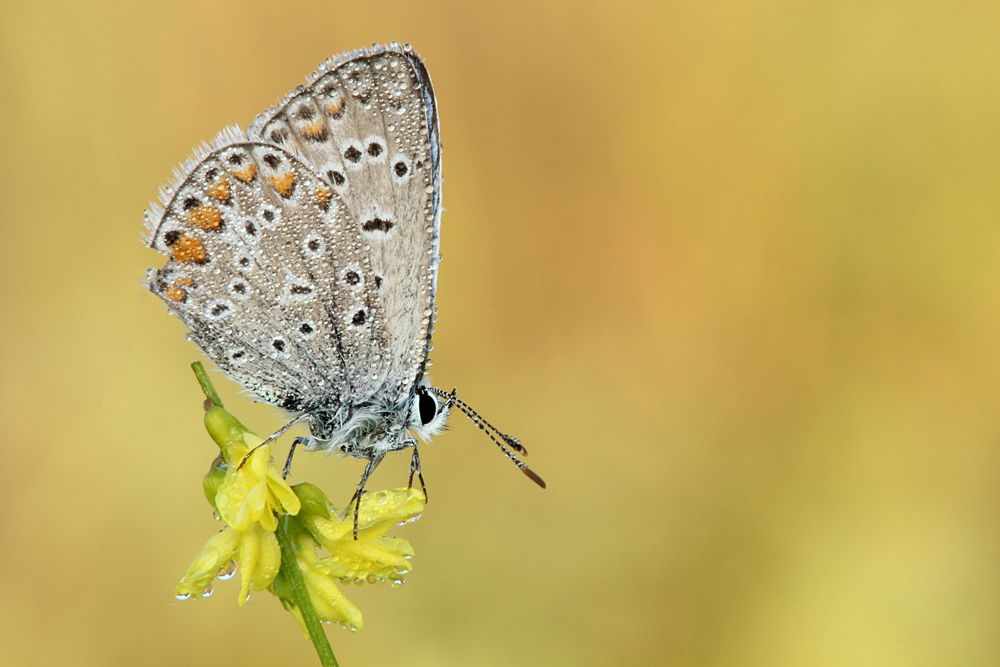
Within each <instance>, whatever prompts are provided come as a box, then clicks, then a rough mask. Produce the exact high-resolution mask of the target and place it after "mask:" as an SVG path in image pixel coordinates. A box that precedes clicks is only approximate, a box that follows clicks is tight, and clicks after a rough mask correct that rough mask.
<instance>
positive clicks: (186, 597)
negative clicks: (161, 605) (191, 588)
mask: <svg viewBox="0 0 1000 667" xmlns="http://www.w3.org/2000/svg"><path fill="white" fill-rule="evenodd" d="M174 597H175V598H177V599H178V600H181V601H183V600H190V599H191V594H190V593H178V594H177V595H175V596H174Z"/></svg>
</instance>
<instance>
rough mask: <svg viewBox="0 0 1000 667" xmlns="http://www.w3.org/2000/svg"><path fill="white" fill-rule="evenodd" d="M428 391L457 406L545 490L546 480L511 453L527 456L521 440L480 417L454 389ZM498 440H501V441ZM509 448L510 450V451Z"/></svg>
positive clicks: (429, 388)
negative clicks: (449, 390) (448, 390)
mask: <svg viewBox="0 0 1000 667" xmlns="http://www.w3.org/2000/svg"><path fill="white" fill-rule="evenodd" d="M428 390H429V391H431V392H433V393H434V394H436V395H438V396H440V397H442V398H445V399H446V401H445V405H455V406H457V407H458V409H459V410H461V411H462V413H463V414H464V415H465V416H466V417H468V418H469V420H470V421H471V422H472V423H473V424H475V425H476V426H478V427H479V430H481V431H482V432H483V433H485V434H486V436H487V437H488V438H489V439H490V440H492V441H493V444H495V445H496V446H497V447H499V448H500V451H502V452H503V453H504V455H505V456H506V457H507V458H508V459H509V460H510V462H511V463H513V464H514V465H516V466H517V468H518V470H520V471H521V472H523V473H524V474H525V476H527V477H528V479H530V480H531V481H532V482H534V483H535V484H537V485H538V486H540V487H542V488H543V489H544V488H545V480H544V479H542V478H541V477H540V476H539V475H538V474H537V473H536V472H535V471H534V470H532V469H531V468H529V467H528V465H527V464H526V463H525V462H524V461H522V460H521V459H519V458H517V457H516V456H515V455H514V452H512V451H510V450H511V449H513V450H514V451H516V452H518V453H519V454H521V455H523V456H527V454H528V450H527V449H525V447H524V445H522V444H521V441H520V440H518V439H517V438H515V437H513V436H510V435H507V434H506V433H504V432H503V431H501V430H500V429H498V428H497V427H496V426H494V425H493V424H491V423H489V422H488V421H486V419H484V418H483V416H482V415H480V414H479V413H478V412H476V411H475V410H473V409H472V406H471V405H469V404H468V403H466V402H465V401H463V400H462V399H460V398H458V397H457V396H456V395H455V390H454V389H452V390H451V392H450V393H449V392H446V391H443V390H441V389H437V388H435V387H428ZM494 434H495V435H494ZM497 438H499V440H498V439H497ZM501 441H502V442H501ZM504 443H506V444H504ZM508 447H509V448H510V449H508Z"/></svg>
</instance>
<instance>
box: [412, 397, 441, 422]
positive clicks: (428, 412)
mask: <svg viewBox="0 0 1000 667" xmlns="http://www.w3.org/2000/svg"><path fill="white" fill-rule="evenodd" d="M417 400H418V401H419V403H418V405H419V407H420V423H421V424H422V425H423V426H426V425H427V424H429V423H430V422H431V420H432V419H434V418H435V417H436V416H437V411H438V404H437V401H436V400H435V399H434V397H433V396H431V395H430V394H429V393H427V392H426V391H421V392H418V393H417Z"/></svg>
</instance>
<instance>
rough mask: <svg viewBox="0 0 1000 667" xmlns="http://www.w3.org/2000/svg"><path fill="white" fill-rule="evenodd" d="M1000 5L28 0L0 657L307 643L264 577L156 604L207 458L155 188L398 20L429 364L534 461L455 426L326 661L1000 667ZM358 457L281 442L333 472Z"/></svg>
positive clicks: (392, 470)
mask: <svg viewBox="0 0 1000 667" xmlns="http://www.w3.org/2000/svg"><path fill="white" fill-rule="evenodd" d="M998 34H1000V9H998V6H997V5H996V3H992V2H964V1H958V2H912V1H898V2H892V1H877V2H854V1H848V2H839V3H791V2H774V1H764V2H755V3H742V2H731V1H724V2H711V3H703V2H694V1H690V2H687V1H685V2H668V3H662V2H649V3H645V4H643V3H635V2H628V1H624V2H599V3H595V2H572V3H569V2H567V3H539V2H510V3H470V2H458V1H456V2H431V3H423V2H397V1H395V0H383V1H381V2H377V3H375V2H368V3H362V2H331V1H324V2H303V3H294V4H283V3H265V2H212V3H206V2H193V1H177V2H171V3H166V4H160V3H136V2H91V3H68V2H67V3H58V2H28V1H26V0H15V1H13V2H12V1H11V0H7V1H6V2H3V3H2V4H0V91H2V92H0V94H2V102H0V127H2V128H3V145H4V148H3V151H2V155H0V211H2V212H0V225H2V231H3V235H2V238H0V302H2V306H3V326H2V328H0V374H2V380H0V392H2V393H0V416H2V420H0V423H2V424H3V428H2V429H0V431H2V433H0V439H2V440H3V450H2V456H3V463H2V465H0V488H2V494H3V495H2V502H0V573H2V574H0V577H2V583H0V638H2V639H0V662H2V663H4V664H9V665H55V664H60V665H136V664H142V665H176V664H190V665H230V664H244V665H257V664H261V665H263V664H303V665H308V664H314V660H315V658H314V655H313V653H312V649H311V647H310V646H309V645H308V644H307V643H306V642H305V641H303V639H302V637H301V635H300V633H299V630H298V627H297V626H296V624H295V623H294V621H293V620H292V619H291V618H290V617H289V616H288V615H287V614H286V613H285V612H283V611H282V610H281V608H280V606H279V605H278V604H277V602H276V601H275V600H274V599H273V598H271V597H270V596H269V595H266V594H258V595H255V596H254V598H253V599H252V600H251V602H250V604H249V605H247V606H245V607H242V608H237V607H236V591H237V584H236V582H230V583H228V584H220V585H219V586H217V590H216V594H215V596H214V597H212V598H211V599H209V600H199V601H192V602H186V603H180V602H176V601H174V600H173V598H172V597H171V591H172V588H173V586H174V584H175V582H176V580H177V579H178V578H179V576H180V575H181V574H182V573H183V571H184V569H185V568H186V566H187V564H188V562H189V560H190V559H191V558H192V557H193V555H194V554H195V552H196V550H197V549H198V548H199V547H200V546H201V544H202V543H203V541H204V540H205V539H206V538H207V537H208V536H209V535H210V533H211V532H212V531H214V530H215V528H216V524H215V523H214V522H213V521H212V518H211V516H210V513H209V510H208V508H207V505H206V504H205V502H204V500H203V499H202V497H201V492H200V478H201V475H202V474H203V472H204V471H205V469H206V466H207V464H208V463H209V461H210V459H211V458H212V456H213V455H214V450H213V445H212V443H211V442H210V441H209V440H208V439H207V437H206V436H205V434H204V432H203V430H202V428H201V424H200V420H201V408H200V398H199V391H198V387H197V385H196V384H195V382H194V379H193V377H192V375H191V373H190V370H189V368H188V364H189V363H190V362H191V361H193V360H195V359H199V358H201V357H200V355H199V353H198V352H197V351H196V350H195V349H194V348H193V347H192V346H190V345H189V344H188V343H186V342H185V341H184V339H183V330H182V326H181V324H180V322H179V321H178V320H176V319H174V318H171V317H168V316H167V315H166V313H165V309H164V307H163V306H162V305H161V304H160V303H159V302H158V301H157V300H156V299H154V298H153V297H152V296H151V295H149V294H147V293H145V292H144V291H143V289H142V288H141V286H140V280H141V278H142V275H143V272H144V270H145V268H146V267H147V266H149V265H152V264H157V263H158V262H160V261H161V260H160V259H159V257H158V256H157V255H156V254H155V253H153V252H152V251H149V250H147V249H146V248H144V247H143V245H142V244H141V243H140V241H139V234H140V230H141V218H142V211H143V209H144V207H145V206H146V204H147V202H148V201H149V200H151V199H153V198H154V197H155V195H156V191H157V188H158V186H159V185H160V184H161V183H162V182H164V181H166V180H167V179H168V177H169V175H170V172H171V169H172V168H173V167H174V165H176V164H177V163H179V162H180V161H181V160H182V159H183V158H185V157H186V156H187V155H188V154H189V151H190V149H191V147H192V146H194V145H195V144H196V143H198V142H200V141H202V140H207V139H209V138H211V137H212V136H214V134H215V133H216V131H217V130H219V129H220V128H221V127H223V126H224V125H226V124H229V123H239V124H242V125H244V126H245V125H247V124H248V123H249V122H250V121H251V120H252V119H253V117H254V115H255V114H256V113H258V112H259V111H261V110H263V109H264V108H265V107H267V106H269V105H270V104H271V103H272V102H273V101H274V100H275V99H276V98H277V97H278V96H280V95H281V94H283V93H284V92H285V91H286V90H288V89H290V88H292V87H293V86H295V85H296V84H298V83H299V82H301V80H302V77H303V76H304V75H305V74H306V73H307V72H309V71H310V70H311V69H312V68H313V67H314V66H315V64H316V63H317V62H319V61H320V60H322V59H323V58H325V57H326V56H328V55H330V54H333V53H336V52H339V51H342V50H346V49H350V48H355V47H359V46H363V45H367V44H370V43H371V42H373V41H388V40H391V39H397V40H400V41H407V42H412V43H413V44H414V45H415V47H416V48H417V50H418V51H419V52H420V53H421V54H422V55H423V56H424V58H425V59H426V62H427V65H428V68H429V70H430V72H431V75H432V77H433V79H434V83H435V87H436V89H437V93H438V102H439V105H440V112H441V118H442V134H443V141H444V146H445V159H444V174H445V179H446V184H445V204H446V207H447V210H446V212H445V215H444V233H443V252H444V256H445V262H444V264H443V265H442V272H441V281H440V295H439V304H440V320H439V323H438V333H437V336H436V350H435V353H434V359H435V362H436V363H435V366H434V375H435V379H436V380H437V382H438V384H439V385H440V386H444V387H451V386H457V387H459V389H460V391H461V393H462V396H464V397H465V398H466V399H467V400H469V401H470V402H471V403H472V404H473V405H475V406H476V407H477V408H478V409H480V410H481V411H482V412H483V413H484V414H485V415H487V416H488V417H489V418H491V419H492V420H494V421H496V423H497V424H499V425H500V426H501V427H502V428H504V429H507V430H509V431H511V432H513V433H515V434H517V435H518V436H520V437H521V438H522V439H523V440H524V441H525V443H526V444H527V445H528V446H529V448H530V450H531V457H530V462H531V464H532V465H533V466H534V467H535V468H536V469H537V470H538V471H539V472H540V473H541V474H543V475H544V476H545V477H546V479H547V480H548V481H549V489H548V490H547V491H544V492H543V491H540V490H539V489H537V488H535V487H534V486H533V485H532V484H531V483H530V482H528V481H527V480H526V479H525V478H524V477H522V476H521V475H519V474H517V472H516V471H515V470H514V469H513V468H512V467H511V466H509V464H507V463H506V462H505V461H504V460H503V458H502V457H501V456H500V455H499V454H498V453H497V452H496V451H495V449H494V447H493V446H492V445H491V444H490V443H489V442H488V441H487V440H485V439H484V438H482V437H481V436H480V434H479V433H478V431H477V430H476V429H475V428H474V427H472V426H471V425H470V424H469V423H467V422H464V421H463V420H462V419H461V418H454V419H453V420H452V424H453V428H452V430H451V431H450V432H448V433H447V434H445V435H443V436H441V437H439V438H437V439H436V441H435V443H434V444H433V445H432V446H430V447H428V448H425V449H424V450H423V452H424V460H425V464H424V465H425V470H426V473H427V478H428V483H429V486H430V491H431V503H430V505H429V507H428V511H427V512H426V514H425V515H424V518H423V519H422V520H421V521H420V522H418V523H417V524H415V525H413V526H411V527H407V528H406V529H405V530H402V529H401V531H400V534H401V535H405V536H406V537H408V538H409V539H410V540H411V541H412V542H413V543H414V545H415V547H416V550H417V558H416V560H415V561H414V563H415V569H414V572H413V574H412V575H411V576H410V577H409V582H408V583H407V584H406V585H405V586H403V587H401V588H399V589H390V588H388V587H385V588H383V587H371V586H369V587H354V586H351V587H350V588H349V590H348V591H347V593H348V595H349V596H350V597H351V598H352V599H353V600H354V601H355V602H356V603H357V604H358V605H359V606H360V607H361V608H362V610H363V611H364V613H365V620H366V628H365V629H364V630H363V631H362V632H360V633H357V634H350V633H347V632H344V631H341V630H340V629H339V628H331V629H330V636H331V640H332V643H333V645H334V647H335V649H336V651H337V654H338V657H339V658H340V659H341V662H342V664H344V665H345V667H346V666H348V665H392V664H407V665H413V666H414V667H419V666H425V665H426V666H430V665H477V666H487V667H488V666H492V665H498V666H499V665H512V664H517V665H583V666H585V665H608V664H611V665H654V664H655V665H667V664H669V665H712V666H715V665H718V666H748V665H750V666H753V665H761V666H774V665H796V666H800V665H817V666H825V665H878V666H885V665H906V666H913V665H996V664H1000V628H998V619H1000V531H998V519H1000V512H998V501H1000V487H998V481H997V480H998V464H1000V409H998V408H1000V359H998V355H997V351H998V349H1000V341H998V338H997V331H998V329H1000V303H998V296H1000V262H998V261H997V257H998V253H1000V187H998V185H997V184H998V174H1000V42H998V40H997V35H998ZM217 382H218V384H219V386H220V388H221V390H222V391H223V395H224V398H226V399H227V405H228V406H229V407H231V408H232V409H233V410H234V411H235V412H237V414H239V415H240V416H241V417H243V418H244V421H246V422H247V423H248V424H250V425H251V426H252V427H254V428H256V429H257V430H259V431H260V432H262V433H263V432H270V431H271V430H273V429H274V428H276V427H277V426H278V425H280V424H281V423H282V417H281V415H279V414H278V413H277V412H276V411H275V410H274V409H272V408H269V407H267V406H257V405H254V404H252V403H250V402H249V401H248V400H247V399H245V398H242V397H241V396H242V395H241V394H240V392H239V391H238V388H237V387H235V386H234V385H233V384H232V383H230V382H228V381H227V380H225V379H224V378H223V377H222V376H221V375H218V376H217ZM407 464H408V458H407V457H406V456H399V457H397V458H395V459H392V460H390V461H389V462H388V463H386V464H384V465H383V466H382V468H381V469H380V470H379V471H378V474H377V475H376V477H375V479H374V483H373V487H372V488H378V487H384V488H388V487H392V486H398V485H400V484H401V482H402V480H404V479H405V474H406V469H407ZM361 465H362V462H360V461H354V460H336V459H328V458H326V457H323V456H321V455H312V456H302V457H300V459H299V463H298V464H297V467H296V470H295V473H296V475H295V476H296V477H298V478H299V479H308V480H311V481H314V482H316V483H319V484H320V485H322V486H323V487H324V488H325V489H326V490H327V491H328V492H329V493H330V495H331V496H332V497H333V498H336V499H337V500H338V501H344V500H346V498H347V497H348V496H349V495H350V492H351V489H352V488H353V485H354V483H355V480H356V479H357V476H358V474H359V473H360V470H361Z"/></svg>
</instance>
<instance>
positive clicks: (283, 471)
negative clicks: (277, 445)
mask: <svg viewBox="0 0 1000 667" xmlns="http://www.w3.org/2000/svg"><path fill="white" fill-rule="evenodd" d="M306 444H309V438H295V439H294V440H292V446H291V447H289V448H288V458H287V459H285V467H284V468H282V469H281V479H288V473H290V472H291V471H292V456H293V455H294V454H295V447H296V446H297V445H306Z"/></svg>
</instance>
